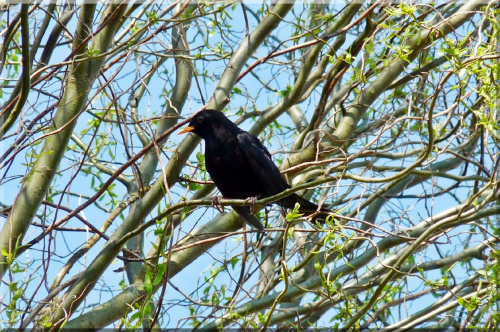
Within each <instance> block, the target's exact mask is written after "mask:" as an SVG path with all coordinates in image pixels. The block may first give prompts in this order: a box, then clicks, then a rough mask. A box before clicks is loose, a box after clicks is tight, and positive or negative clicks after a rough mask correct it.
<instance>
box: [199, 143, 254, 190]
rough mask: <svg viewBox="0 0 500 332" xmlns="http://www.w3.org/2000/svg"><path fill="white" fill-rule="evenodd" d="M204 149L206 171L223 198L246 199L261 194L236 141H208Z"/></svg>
mask: <svg viewBox="0 0 500 332" xmlns="http://www.w3.org/2000/svg"><path fill="white" fill-rule="evenodd" d="M205 149H206V150H205V164H206V167H207V171H208V173H209V174H210V176H211V177H212V180H213V181H214V182H215V185H216V186H217V188H218V189H219V190H220V192H221V193H222V195H223V196H225V197H228V198H247V197H252V196H256V195H258V194H259V193H260V192H262V184H261V183H260V180H259V179H258V178H257V177H256V175H255V173H254V172H253V170H252V169H251V166H250V165H249V163H248V160H247V158H246V156H245V154H244V153H243V151H242V150H241V148H240V147H239V145H238V142H237V140H236V139H227V140H224V141H222V140H209V141H208V142H206V148H205Z"/></svg>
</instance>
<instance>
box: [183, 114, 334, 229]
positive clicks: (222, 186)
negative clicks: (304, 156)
mask: <svg viewBox="0 0 500 332" xmlns="http://www.w3.org/2000/svg"><path fill="white" fill-rule="evenodd" d="M187 132H193V133H195V134H197V135H198V136H200V137H201V138H202V139H204V140H205V164H206V168H207V171H208V173H209V174H210V176H211V177H212V180H213V181H214V183H215V185H216V186H217V188H218V189H219V191H220V192H221V194H222V196H223V197H225V198H234V199H247V198H254V197H256V198H264V197H269V196H274V195H277V194H279V193H281V192H282V191H283V190H285V189H288V188H290V186H289V185H288V183H287V182H286V180H285V178H284V177H283V175H281V173H280V171H279V169H278V167H277V166H276V165H275V164H274V162H273V160H272V159H271V154H270V153H269V151H268V150H267V149H266V147H265V146H264V145H263V144H262V142H261V141H260V140H259V139H258V138H257V137H255V136H254V135H253V134H251V133H249V132H247V131H244V130H242V129H240V128H239V127H238V126H236V125H235V124H234V123H233V122H232V121H231V120H229V119H228V118H227V117H226V116H225V115H224V113H222V112H219V111H215V110H203V111H200V112H198V113H197V114H196V115H195V116H194V117H193V119H192V120H191V122H190V123H189V126H188V127H185V128H184V129H182V130H181V131H180V132H179V134H182V133H187ZM276 203H277V204H278V205H280V206H281V207H283V208H287V209H293V208H294V206H295V203H299V204H300V209H299V211H300V212H301V213H314V212H316V211H319V212H320V213H319V214H318V215H316V217H315V220H318V221H324V219H326V216H327V212H329V211H328V210H324V209H319V208H318V206H317V205H316V204H314V203H311V202H309V201H308V200H306V199H304V198H302V197H300V196H299V195H297V194H291V195H289V196H287V197H284V198H282V199H280V200H278V201H276ZM233 209H234V210H235V211H236V212H238V214H239V215H240V216H241V217H242V218H243V220H245V222H246V223H247V224H249V225H251V226H253V227H255V228H256V229H257V230H259V231H263V230H264V226H263V225H262V224H261V222H260V221H259V220H258V219H257V217H255V215H254V214H252V211H251V208H250V207H249V206H233ZM321 219H323V220H321Z"/></svg>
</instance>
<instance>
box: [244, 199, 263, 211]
mask: <svg viewBox="0 0 500 332" xmlns="http://www.w3.org/2000/svg"><path fill="white" fill-rule="evenodd" d="M259 198H260V195H257V196H254V197H248V198H247V199H246V200H245V202H248V201H249V202H250V212H252V214H255V205H256V204H255V203H256V202H257V200H258V199H259Z"/></svg>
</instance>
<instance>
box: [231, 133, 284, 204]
mask: <svg viewBox="0 0 500 332" xmlns="http://www.w3.org/2000/svg"><path fill="white" fill-rule="evenodd" d="M238 145H239V147H240V149H241V151H242V152H243V154H244V156H245V157H246V159H247V161H248V164H249V165H250V167H251V169H252V170H253V172H254V173H255V175H256V176H257V178H258V179H259V181H260V182H261V184H262V186H263V187H264V188H265V190H266V192H265V193H263V194H264V196H273V195H276V194H279V193H280V192H282V191H283V190H285V189H287V188H290V186H289V185H288V184H287V183H286V181H285V179H284V178H283V175H281V172H280V170H279V169H278V167H277V166H276V165H275V164H274V162H273V160H272V159H271V154H270V153H269V151H268V150H267V149H266V147H265V146H264V145H263V144H262V142H261V141H260V140H259V139H258V138H257V137H255V136H254V135H252V134H251V133H248V132H246V131H243V132H241V133H239V134H238Z"/></svg>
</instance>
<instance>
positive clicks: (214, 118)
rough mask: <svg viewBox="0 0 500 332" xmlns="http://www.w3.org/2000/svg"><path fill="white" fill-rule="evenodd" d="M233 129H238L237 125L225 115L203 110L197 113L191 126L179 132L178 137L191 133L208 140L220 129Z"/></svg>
mask: <svg viewBox="0 0 500 332" xmlns="http://www.w3.org/2000/svg"><path fill="white" fill-rule="evenodd" d="M232 127H236V125H235V124H234V123H233V122H231V120H229V119H228V118H227V117H226V116H225V115H224V113H222V112H219V111H215V110H203V111H200V112H198V113H196V114H195V115H194V116H193V118H192V119H191V122H189V125H188V126H187V127H184V128H183V129H182V130H181V131H179V134H178V135H180V134H184V133H189V132H191V133H195V134H196V135H198V136H200V137H201V138H203V139H206V138H208V137H209V136H210V135H212V133H214V131H217V130H218V129H219V128H225V129H230V128H232Z"/></svg>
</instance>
